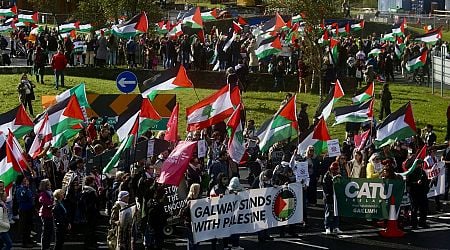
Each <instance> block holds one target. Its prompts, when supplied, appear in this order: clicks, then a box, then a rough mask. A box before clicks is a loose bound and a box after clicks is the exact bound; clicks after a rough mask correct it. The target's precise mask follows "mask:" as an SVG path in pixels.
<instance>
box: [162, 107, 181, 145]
mask: <svg viewBox="0 0 450 250" xmlns="http://www.w3.org/2000/svg"><path fill="white" fill-rule="evenodd" d="M179 111H180V105H179V103H177V104H176V105H175V108H174V109H173V111H172V114H171V115H170V118H169V121H168V122H167V131H166V135H165V136H164V140H166V141H170V142H177V140H178V113H179Z"/></svg>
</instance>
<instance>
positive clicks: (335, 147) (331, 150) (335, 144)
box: [327, 139, 341, 157]
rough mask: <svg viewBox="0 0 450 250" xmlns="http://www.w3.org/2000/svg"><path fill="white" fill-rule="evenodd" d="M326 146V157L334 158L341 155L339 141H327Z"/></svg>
mask: <svg viewBox="0 0 450 250" xmlns="http://www.w3.org/2000/svg"><path fill="white" fill-rule="evenodd" d="M327 145H328V156H329V157H335V156H338V155H341V148H340V147H339V140H338V139H333V140H329V141H327Z"/></svg>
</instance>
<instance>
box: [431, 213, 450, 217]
mask: <svg viewBox="0 0 450 250" xmlns="http://www.w3.org/2000/svg"><path fill="white" fill-rule="evenodd" d="M443 215H445V216H447V215H450V213H439V214H433V215H427V218H438V217H439V216H443Z"/></svg>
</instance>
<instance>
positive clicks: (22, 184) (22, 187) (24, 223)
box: [16, 175, 34, 248]
mask: <svg viewBox="0 0 450 250" xmlns="http://www.w3.org/2000/svg"><path fill="white" fill-rule="evenodd" d="M17 183H18V185H19V186H18V188H17V191H16V196H17V201H18V205H19V206H18V207H19V218H20V228H21V233H22V247H24V248H30V247H33V245H34V244H33V241H32V240H31V238H30V235H31V230H32V226H33V193H32V191H31V189H30V181H29V179H28V177H25V176H23V175H19V176H18V178H17Z"/></svg>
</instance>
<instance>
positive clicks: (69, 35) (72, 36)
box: [59, 30, 77, 39]
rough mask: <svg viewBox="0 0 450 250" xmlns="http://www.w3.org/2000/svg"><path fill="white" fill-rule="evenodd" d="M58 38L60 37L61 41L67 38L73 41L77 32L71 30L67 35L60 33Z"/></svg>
mask: <svg viewBox="0 0 450 250" xmlns="http://www.w3.org/2000/svg"><path fill="white" fill-rule="evenodd" d="M59 36H60V37H61V39H65V38H68V37H71V38H73V39H75V38H77V31H76V30H72V31H70V32H67V33H60V34H59Z"/></svg>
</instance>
